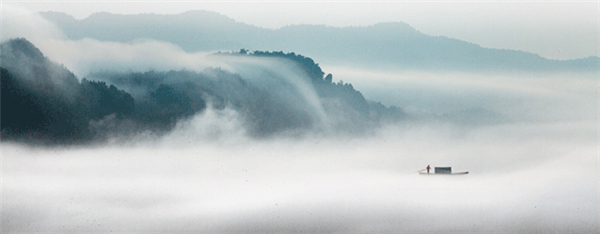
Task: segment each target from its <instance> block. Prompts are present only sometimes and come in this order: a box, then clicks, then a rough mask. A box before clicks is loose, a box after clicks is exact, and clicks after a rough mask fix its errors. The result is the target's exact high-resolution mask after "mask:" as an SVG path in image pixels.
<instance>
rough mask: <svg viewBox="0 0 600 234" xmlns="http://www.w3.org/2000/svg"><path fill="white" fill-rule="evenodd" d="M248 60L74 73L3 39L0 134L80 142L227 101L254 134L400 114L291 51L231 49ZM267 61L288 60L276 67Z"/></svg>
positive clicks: (365, 124)
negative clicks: (240, 67)
mask: <svg viewBox="0 0 600 234" xmlns="http://www.w3.org/2000/svg"><path fill="white" fill-rule="evenodd" d="M213 56H237V57H240V58H244V59H250V60H252V61H254V62H259V63H251V64H253V65H252V66H254V67H252V69H254V70H257V71H259V72H258V75H252V74H242V75H243V76H242V75H240V74H237V73H231V72H228V71H225V70H222V69H220V68H210V69H207V70H205V71H203V72H191V71H185V70H182V71H168V72H158V71H148V72H144V73H132V72H129V73H114V72H101V73H93V74H90V75H89V76H88V77H86V78H82V79H81V80H79V79H78V78H77V77H75V75H73V73H71V72H70V71H69V70H68V69H67V68H65V67H64V66H62V65H60V64H57V63H55V62H52V61H50V60H49V59H48V58H46V57H45V56H44V55H43V53H42V52H41V51H40V50H39V49H38V48H37V47H35V46H34V45H33V44H32V43H30V42H29V41H27V40H26V39H23V38H19V39H12V40H9V41H6V42H3V43H2V44H0V59H1V60H2V64H1V65H0V75H1V78H2V87H1V88H2V90H1V98H0V103H1V111H0V114H1V118H0V120H1V134H2V135H1V139H2V140H3V141H18V142H25V143H35V144H46V145H48V144H50V145H51V144H85V143H94V142H103V141H106V140H107V139H109V138H110V137H129V136H132V135H135V134H137V133H141V132H147V131H150V132H153V133H156V134H157V135H162V134H165V133H168V132H170V131H171V130H173V129H174V128H175V127H176V125H177V123H179V122H180V121H183V120H186V119H189V118H191V117H192V116H195V115H196V114H199V113H202V112H203V111H205V110H206V109H207V108H209V107H210V108H214V109H216V110H224V109H226V108H228V109H231V110H233V111H235V112H236V113H237V115H239V117H240V118H241V120H240V122H241V124H242V125H243V127H244V128H245V130H246V132H247V133H248V134H249V135H250V136H252V137H259V138H264V137H271V136H276V135H278V134H287V133H291V134H303V133H307V132H311V131H325V133H337V132H344V133H361V132H365V131H369V130H370V129H373V128H377V127H379V126H381V125H382V124H385V123H390V122H396V121H399V120H402V119H403V118H404V117H405V115H406V114H405V113H404V112H403V111H402V110H401V109H400V108H398V107H393V106H391V107H386V106H384V105H382V104H381V103H377V102H372V101H368V100H366V99H365V98H364V97H363V95H362V94H361V93H360V92H359V91H357V90H355V89H354V87H352V85H351V84H347V83H343V82H338V83H333V82H332V75H331V74H328V75H327V76H325V73H324V72H323V71H322V70H321V68H320V67H319V66H318V64H316V63H315V62H314V61H313V60H312V59H311V58H308V57H305V56H302V55H298V54H295V53H282V52H262V51H255V52H253V53H247V52H246V51H244V52H243V53H227V54H224V53H223V54H215V55H213ZM268 62H272V63H276V64H277V65H282V66H283V67H285V65H286V64H292V65H294V66H291V67H293V68H299V69H290V70H285V71H284V72H282V73H277V72H274V71H272V70H271V69H272V68H270V67H261V65H260V64H265V63H268Z"/></svg>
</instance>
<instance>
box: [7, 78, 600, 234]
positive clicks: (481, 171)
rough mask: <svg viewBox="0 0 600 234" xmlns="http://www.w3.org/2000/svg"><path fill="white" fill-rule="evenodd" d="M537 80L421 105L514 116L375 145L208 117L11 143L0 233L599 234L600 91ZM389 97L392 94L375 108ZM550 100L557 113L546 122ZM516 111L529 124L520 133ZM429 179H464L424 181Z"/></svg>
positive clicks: (393, 128) (223, 113) (436, 126)
mask: <svg viewBox="0 0 600 234" xmlns="http://www.w3.org/2000/svg"><path fill="white" fill-rule="evenodd" d="M430 75H431V74H430ZM440 77H444V75H443V74H439V77H438V78H440ZM588 78H589V77H588ZM537 79H539V78H532V77H530V78H529V79H528V78H527V77H523V78H521V79H507V80H506V81H497V83H496V86H497V88H491V87H490V86H489V85H481V84H479V85H478V84H477V83H469V84H465V85H460V84H461V83H460V82H456V83H455V84H454V85H453V86H448V88H447V89H441V88H438V89H434V90H435V92H436V93H439V92H438V91H440V90H441V91H444V92H442V93H441V94H440V96H441V97H440V96H436V95H433V97H428V100H426V101H423V102H422V103H418V104H419V105H421V106H423V107H422V108H424V109H425V108H431V109H433V108H434V107H435V106H434V105H427V103H429V102H433V101H435V100H437V101H439V102H452V101H453V100H449V98H451V97H452V95H449V94H451V93H453V92H456V89H459V88H462V89H466V90H472V92H464V93H465V94H466V95H468V94H471V93H477V92H485V90H489V89H491V90H496V91H497V90H505V91H504V92H500V91H497V93H501V94H502V95H498V96H495V97H492V99H493V100H495V101H499V100H502V99H506V98H508V100H504V101H503V102H504V103H503V102H502V101H500V103H499V104H493V103H494V102H491V104H490V106H491V107H489V108H490V109H492V110H493V111H496V112H499V113H501V114H505V115H509V116H510V117H511V121H510V122H503V123H498V124H487V125H460V124H456V123H452V122H440V121H433V120H420V121H413V120H407V121H405V122H401V123H400V124H397V125H390V126H387V127H384V128H381V129H380V130H378V131H377V133H376V134H370V135H365V136H335V137H332V136H323V135H314V136H305V137H301V138H289V137H281V138H274V139H268V140H257V139H253V138H249V137H248V136H247V135H246V134H245V132H244V128H243V127H242V124H243V123H242V122H241V121H240V118H239V116H238V114H237V113H236V112H235V111H232V110H230V109H224V110H214V109H209V110H207V111H205V112H202V113H201V114H198V115H196V116H195V117H194V118H192V119H189V120H188V121H183V122H179V123H178V125H177V127H176V128H175V130H174V131H172V132H171V133H170V134H169V135H167V136H164V137H154V136H151V135H143V134H142V135H139V136H137V138H135V139H129V140H127V141H125V142H123V141H122V139H115V140H114V141H112V142H108V143H106V144H105V145H102V146H94V147H53V148H30V147H27V146H22V145H14V144H9V143H3V144H2V207H3V208H2V209H3V216H2V222H3V223H2V227H3V231H4V232H5V233H11V232H24V231H27V232H31V231H41V232H53V231H60V232H63V231H76V232H83V231H93V232H150V231H151V232H159V233H162V232H164V233H167V232H178V231H179V232H183V231H188V232H204V233H239V232H243V233H264V232H283V233H301V232H313V233H363V232H370V233H388V232H397V231H401V232H409V233H422V232H433V233H442V232H449V231H453V232H486V233H494V232H497V233H524V232H525V233H532V232H557V233H564V232H577V233H595V232H597V230H598V225H599V223H598V209H599V206H598V204H599V201H598V194H599V192H598V183H599V182H600V181H599V179H598V178H599V177H598V175H599V173H600V171H599V170H598V148H597V147H598V146H597V130H598V128H597V119H596V118H595V117H594V116H593V113H590V112H597V109H595V108H593V106H592V107H590V105H591V104H590V102H591V103H593V102H594V100H587V98H588V97H589V96H590V95H593V94H589V93H588V92H594V90H593V89H592V88H593V85H592V88H590V86H589V85H590V83H589V82H591V81H590V80H589V79H587V78H586V77H585V76H584V77H576V78H574V79H576V80H575V81H576V82H573V80H571V82H569V83H570V84H578V83H581V85H573V86H565V85H564V84H565V82H563V81H562V79H560V78H553V79H555V80H551V82H548V80H550V79H545V80H543V82H542V80H537ZM421 80H422V81H421V82H418V81H415V80H412V81H411V80H405V82H409V83H410V82H413V84H415V85H418V87H421V88H422V90H421V91H422V92H424V93H425V94H423V96H427V95H426V94H427V93H428V92H433V91H428V90H427V87H431V86H434V85H435V86H438V83H437V82H433V83H435V84H431V81H427V80H426V79H421ZM458 80H460V79H458ZM516 80H521V81H522V82H515V81H516ZM532 80H533V81H532ZM534 81H540V82H534ZM356 82H357V83H359V84H358V85H356V86H357V88H359V89H360V88H361V86H363V85H362V84H360V82H359V80H356ZM363 82H364V83H368V82H367V81H363ZM531 82H533V83H534V84H537V85H532V83H531ZM390 83H391V84H397V86H394V87H391V86H389V85H390ZM390 83H388V88H389V89H392V88H397V89H402V87H403V85H401V84H399V83H398V81H396V83H394V82H390ZM448 83H452V82H448ZM483 83H485V82H483ZM542 83H545V84H546V85H542ZM364 86H365V88H368V87H367V85H364ZM506 87H511V88H506ZM563 87H564V88H563ZM432 89H433V88H432ZM459 90H460V89H459ZM478 90H479V91H478ZM506 90H512V92H508V91H506ZM532 90H544V92H541V91H540V92H534V91H532ZM507 93H513V94H514V95H513V98H519V99H520V101H519V102H515V107H514V109H512V110H511V109H510V108H508V109H503V108H504V107H506V106H507V103H509V102H511V100H512V99H510V97H511V96H510V95H509V94H507ZM369 94H370V92H367V91H365V95H366V96H367V98H372V97H369ZM394 94H396V93H394V92H391V93H390V92H387V91H386V89H382V94H381V96H382V97H392V96H393V95H394ZM477 97H478V96H477V95H473V96H471V97H470V98H469V97H457V98H455V100H454V101H455V102H457V103H463V104H464V105H465V106H464V107H465V108H468V107H471V106H479V103H480V102H484V101H473V102H470V103H469V102H465V101H464V100H473V99H477ZM436 98H439V99H436ZM398 99H400V98H398ZM540 100H546V101H540ZM582 100H584V102H582ZM384 101H388V102H393V99H387V100H384ZM409 101H410V99H409V100H407V102H409ZM555 101H559V102H557V103H559V105H554V106H556V107H557V108H554V109H552V108H546V107H544V105H546V104H548V103H551V102H555ZM414 105H415V106H417V104H414ZM455 105H456V107H457V108H458V107H460V105H458V104H455ZM528 107H537V108H530V109H528V110H527V111H524V109H526V108H528ZM519 111H521V112H520V113H521V114H522V115H523V116H524V117H522V118H516V117H518V114H519ZM568 111H572V112H574V113H575V114H574V113H565V112H568ZM540 116H541V117H543V118H538V117H540ZM544 116H546V117H544ZM428 164H431V165H432V166H452V167H453V170H454V171H456V172H458V171H469V174H468V175H457V176H426V175H425V176H424V175H419V174H418V173H417V171H418V170H420V169H423V168H424V167H425V166H426V165H428Z"/></svg>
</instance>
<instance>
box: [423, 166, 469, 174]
mask: <svg viewBox="0 0 600 234" xmlns="http://www.w3.org/2000/svg"><path fill="white" fill-rule="evenodd" d="M433 169H434V170H433V172H430V173H427V172H423V171H425V170H427V169H423V170H420V171H419V174H420V175H466V174H469V172H468V171H463V172H454V173H452V167H434V168H433Z"/></svg>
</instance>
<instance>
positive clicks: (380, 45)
mask: <svg viewBox="0 0 600 234" xmlns="http://www.w3.org/2000/svg"><path fill="white" fill-rule="evenodd" d="M40 14H41V15H42V16H43V17H44V18H46V19H47V20H49V21H51V22H54V23H56V24H57V25H58V26H59V27H60V28H62V29H63V30H64V31H65V33H66V34H67V36H68V37H69V38H70V39H72V40H77V39H81V38H84V37H89V38H95V39H98V40H101V41H102V40H104V41H117V42H130V41H133V40H135V39H138V38H147V39H156V40H161V41H166V42H170V43H173V44H175V45H178V46H179V47H181V48H182V49H183V50H185V51H187V52H197V51H238V50H239V49H248V50H250V51H254V50H261V51H294V52H296V53H298V54H306V55H310V56H311V57H313V58H315V59H317V60H319V61H321V62H327V63H334V64H341V65H349V66H363V67H378V68H399V69H416V70H436V71H447V70H458V71H549V72H556V71H596V70H597V69H598V62H600V58H599V57H595V56H592V57H588V58H581V59H572V60H552V59H547V58H544V57H542V56H540V55H537V54H534V53H530V52H525V51H520V50H507V49H493V48H484V47H481V46H480V45H477V44H475V43H471V42H467V41H462V40H458V39H453V38H449V37H445V36H430V35H427V34H423V33H421V32H420V31H418V30H417V29H415V28H414V27H412V26H410V25H408V24H406V23H403V22H387V23H378V24H374V25H370V26H356V27H354V26H350V27H331V26H325V25H307V24H300V25H288V26H284V27H281V28H278V29H267V28H261V27H258V26H253V25H250V24H246V23H243V22H238V21H235V20H234V19H232V18H229V17H227V16H225V15H222V14H219V13H215V12H210V11H188V12H184V13H180V14H172V15H156V14H138V15H119V14H112V13H106V12H104V13H95V14H93V15H91V16H90V17H88V18H85V19H82V20H77V19H75V18H73V17H68V15H67V14H65V13H56V12H42V13H40ZM67 19H68V20H67Z"/></svg>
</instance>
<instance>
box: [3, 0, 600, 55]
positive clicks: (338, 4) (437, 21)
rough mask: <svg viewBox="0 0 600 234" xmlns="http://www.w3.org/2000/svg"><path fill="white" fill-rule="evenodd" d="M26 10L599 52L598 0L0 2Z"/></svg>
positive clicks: (546, 50)
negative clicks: (189, 14) (407, 31)
mask: <svg viewBox="0 0 600 234" xmlns="http://www.w3.org/2000/svg"><path fill="white" fill-rule="evenodd" d="M2 4H4V5H7V4H10V5H12V6H19V7H23V8H26V9H29V10H31V11H58V12H66V13H68V14H71V15H73V16H74V17H76V18H78V19H83V18H85V17H87V16H89V15H90V14H92V13H94V12H101V11H104V12H111V13H119V14H139V13H157V14H176V13H181V12H185V11H189V10H209V11H215V12H218V13H221V14H223V15H226V16H228V17H230V18H233V19H235V20H236V21H239V22H244V23H248V24H252V25H256V26H260V27H266V28H279V27H282V26H286V25H293V24H324V25H329V26H337V27H344V26H366V25H372V24H375V23H379V22H405V23H408V24H409V25H411V26H413V27H415V28H416V29H417V30H419V31H421V32H423V33H425V34H429V35H436V36H446V37H451V38H456V39H460V40H465V41H468V42H471V43H475V44H478V45H481V46H483V47H487V48H497V49H513V50H523V51H527V52H531V53H536V54H539V55H541V56H543V57H546V58H550V59H574V58H584V57H588V56H592V55H596V56H598V54H599V52H598V51H599V46H598V45H599V43H598V41H599V5H600V3H599V2H598V1H506V0H505V1H225V2H224V1H126V2H121V1H3V3H2Z"/></svg>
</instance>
